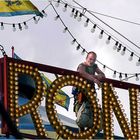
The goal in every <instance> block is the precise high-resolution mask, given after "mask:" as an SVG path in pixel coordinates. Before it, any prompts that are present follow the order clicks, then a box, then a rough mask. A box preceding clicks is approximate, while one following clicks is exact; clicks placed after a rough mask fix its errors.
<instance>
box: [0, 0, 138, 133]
mask: <svg viewBox="0 0 140 140" xmlns="http://www.w3.org/2000/svg"><path fill="white" fill-rule="evenodd" d="M32 2H33V3H34V4H35V5H36V6H37V7H38V9H39V10H42V9H44V8H45V7H46V6H47V5H48V4H49V3H48V1H47V0H39V1H38V0H36V1H35V0H32ZM67 2H68V3H69V4H71V5H75V6H77V5H76V4H74V3H73V2H72V0H70V1H68V0H67ZM77 2H78V3H80V4H81V5H83V6H84V7H86V8H87V9H89V10H91V11H94V12H99V13H102V14H106V15H110V16H114V17H118V18H121V19H125V20H129V21H132V22H137V23H140V17H139V13H140V8H139V7H140V1H139V0H135V1H133V0H117V1H116V0H106V1H102V0H86V1H83V0H77ZM53 4H54V3H53ZM63 6H64V5H62V4H60V6H59V7H58V8H56V10H57V12H58V13H59V15H60V17H61V18H62V20H63V22H64V23H65V25H66V26H67V27H68V28H69V30H70V31H71V33H72V34H73V35H74V37H75V38H76V40H77V41H78V42H79V43H80V44H81V46H82V47H83V48H85V49H86V50H87V51H95V52H96V53H97V59H98V60H99V61H100V62H102V63H103V64H105V65H106V66H108V67H110V68H112V69H113V70H116V71H119V72H124V73H140V66H136V61H137V60H138V58H137V57H134V60H133V61H131V62H130V61H128V58H129V55H130V53H129V52H128V51H126V55H124V56H122V55H121V54H120V52H117V51H114V50H113V45H114V41H111V43H110V44H109V45H106V43H105V41H106V38H107V36H106V35H104V36H103V39H99V37H98V36H99V33H100V30H99V29H97V30H96V31H95V33H91V32H90V30H91V28H92V26H93V24H91V23H89V26H88V27H86V28H85V27H84V22H85V21H86V19H85V18H82V21H81V22H78V21H77V19H74V18H72V17H70V14H71V9H70V8H68V10H67V12H63V11H62V8H63ZM45 11H46V13H47V15H48V16H47V17H46V18H43V19H40V20H39V22H38V24H34V21H33V20H31V21H29V22H27V24H28V26H29V29H27V30H25V29H23V30H22V31H20V30H19V29H18V28H17V31H16V32H13V31H12V25H11V26H10V25H5V24H4V27H5V29H4V30H3V31H0V44H1V45H3V46H4V48H5V51H6V53H7V55H8V56H11V47H12V46H14V47H15V52H16V53H17V54H18V55H19V56H20V57H21V58H22V59H25V60H29V61H33V62H38V63H43V64H47V65H52V66H57V67H61V68H66V69H70V70H76V68H77V65H78V64H79V63H81V62H83V61H84V60H85V55H81V50H79V51H77V50H76V46H77V44H75V45H71V41H72V39H73V38H72V37H71V36H70V34H69V33H65V34H64V33H63V29H64V26H63V24H62V23H61V22H60V20H57V21H54V17H55V16H56V13H55V12H54V10H53V9H52V7H51V6H49V7H48V8H47V9H46V10H45ZM85 14H86V16H88V17H89V18H90V19H92V21H94V22H95V23H96V24H98V25H99V26H101V27H102V28H103V29H104V30H106V31H107V32H109V33H111V35H113V36H114V37H116V38H117V39H118V40H119V41H121V42H122V43H123V44H126V45H127V46H128V47H129V48H130V49H133V50H134V51H135V52H136V53H137V55H138V56H140V49H138V48H136V47H135V46H134V45H132V44H131V43H129V42H128V41H127V40H125V39H124V38H122V37H121V36H120V35H118V34H116V33H115V32H114V31H112V30H111V29H109V28H108V27H106V26H105V25H104V24H102V23H101V22H99V21H98V20H97V19H96V18H94V17H93V16H91V15H90V14H88V13H87V12H86V13H85ZM96 16H97V17H98V18H100V19H101V20H103V21H104V22H106V23H107V24H109V25H110V26H111V27H112V28H114V29H115V30H117V31H119V32H120V33H121V34H123V35H124V36H125V37H127V38H128V39H130V40H131V41H132V42H134V43H135V44H137V45H138V46H140V39H139V37H140V26H139V25H134V24H130V23H126V22H122V21H119V20H116V19H111V18H107V17H104V16H101V15H98V14H96ZM31 17H33V15H30V16H17V17H6V18H5V17H0V22H4V23H20V22H23V21H26V20H28V19H29V18H31ZM0 56H2V55H1V54H0ZM97 64H98V63H97ZM99 67H100V69H102V68H103V66H102V65H100V64H99ZM105 74H106V77H108V78H112V75H113V72H112V71H110V70H108V69H106V71H105ZM117 79H118V78H117ZM52 80H53V79H52ZM128 82H131V83H136V84H139V81H136V80H135V78H132V79H130V80H129V81H128ZM70 92H71V91H69V92H68V95H70ZM119 94H120V93H118V95H119ZM70 96H72V95H70ZM99 97H100V95H99ZM119 98H120V100H121V102H122V104H125V105H124V108H125V110H126V113H127V115H128V117H129V107H128V106H129V102H128V100H127V99H128V94H127V92H126V94H125V95H123V94H121V96H120V97H119ZM124 98H126V99H125V101H124ZM72 104H73V100H71V104H70V106H71V107H70V111H69V112H66V111H65V110H64V109H63V108H61V107H58V112H60V113H62V114H67V116H71V117H73V118H75V116H74V113H73V112H72ZM115 128H116V129H115V133H116V134H118V135H122V134H121V132H120V131H119V130H117V125H116V126H115Z"/></svg>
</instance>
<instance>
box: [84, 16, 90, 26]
mask: <svg viewBox="0 0 140 140" xmlns="http://www.w3.org/2000/svg"><path fill="white" fill-rule="evenodd" d="M88 23H89V18H87V20H86V22H85V23H84V27H87V26H88Z"/></svg>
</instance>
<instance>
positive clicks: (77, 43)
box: [51, 3, 140, 75]
mask: <svg viewBox="0 0 140 140" xmlns="http://www.w3.org/2000/svg"><path fill="white" fill-rule="evenodd" d="M51 6H52V8H53V10H54V11H55V13H56V15H59V13H58V12H57V11H56V9H55V8H54V6H53V4H52V3H51ZM59 19H60V21H61V22H62V24H63V25H64V27H67V26H66V25H65V23H64V21H63V20H62V18H61V17H60V15H59ZM67 31H68V32H69V33H70V35H71V36H72V38H73V39H75V37H74V35H73V34H72V33H71V32H70V30H69V29H67ZM76 42H77V44H79V42H78V41H77V40H76ZM81 48H82V49H84V48H83V47H82V46H81ZM84 50H85V52H86V53H88V52H87V50H86V49H84ZM97 62H98V63H100V64H101V65H104V64H103V63H101V62H100V61H98V60H97ZM106 67H107V66H106ZM107 68H108V69H110V70H111V71H115V70H113V69H112V68H109V67H107ZM116 72H117V73H119V74H120V73H121V72H118V71H116ZM121 74H126V73H121ZM127 74H128V75H134V74H132V73H131V74H130V73H127ZM137 74H138V75H139V74H140V73H137Z"/></svg>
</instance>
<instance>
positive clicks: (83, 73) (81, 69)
mask: <svg viewBox="0 0 140 140" xmlns="http://www.w3.org/2000/svg"><path fill="white" fill-rule="evenodd" d="M77 71H78V72H79V73H80V75H81V76H83V77H84V78H85V79H87V80H90V81H93V82H95V83H96V84H98V85H99V84H100V81H99V80H98V79H96V76H94V75H91V74H88V73H87V72H86V71H85V67H84V66H83V65H79V67H78V69H77Z"/></svg>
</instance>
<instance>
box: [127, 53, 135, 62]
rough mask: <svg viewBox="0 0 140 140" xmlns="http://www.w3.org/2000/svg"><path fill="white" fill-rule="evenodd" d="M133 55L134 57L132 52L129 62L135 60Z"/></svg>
mask: <svg viewBox="0 0 140 140" xmlns="http://www.w3.org/2000/svg"><path fill="white" fill-rule="evenodd" d="M133 55H134V53H133V52H132V53H131V55H130V57H129V58H128V60H129V61H132V60H133Z"/></svg>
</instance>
